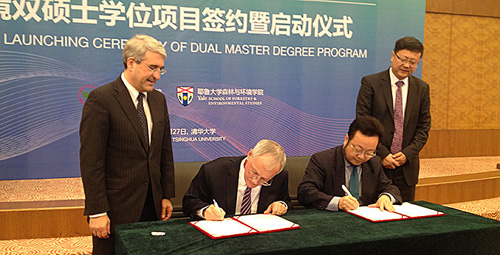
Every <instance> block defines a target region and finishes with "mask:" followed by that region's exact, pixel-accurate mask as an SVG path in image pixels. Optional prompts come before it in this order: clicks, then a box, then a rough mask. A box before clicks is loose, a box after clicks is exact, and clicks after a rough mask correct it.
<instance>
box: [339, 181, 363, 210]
mask: <svg viewBox="0 0 500 255" xmlns="http://www.w3.org/2000/svg"><path fill="white" fill-rule="evenodd" d="M342 189H343V190H344V192H345V194H346V195H345V196H343V197H342V198H340V200H339V205H338V206H339V210H344V211H346V210H355V209H357V208H358V207H359V202H358V200H357V199H356V198H355V197H353V196H352V195H351V192H349V190H348V189H347V187H346V186H345V185H342Z"/></svg>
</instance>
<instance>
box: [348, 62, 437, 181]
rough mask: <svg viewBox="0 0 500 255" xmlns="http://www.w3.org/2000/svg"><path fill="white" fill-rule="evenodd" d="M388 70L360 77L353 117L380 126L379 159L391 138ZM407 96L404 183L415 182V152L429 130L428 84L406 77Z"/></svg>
mask: <svg viewBox="0 0 500 255" xmlns="http://www.w3.org/2000/svg"><path fill="white" fill-rule="evenodd" d="M389 72H390V70H386V71H383V72H380V73H376V74H372V75H369V76H365V77H363V79H362V80H361V88H360V89H359V94H358V99H357V103H356V117H360V116H373V117H375V118H377V119H378V120H379V121H380V122H381V123H382V125H383V126H384V136H383V137H382V138H381V139H380V143H379V145H378V147H377V155H379V156H380V157H381V158H382V159H383V158H385V157H386V156H387V155H389V153H390V149H391V144H392V137H393V135H394V109H393V108H394V107H393V100H392V92H391V78H390V76H389ZM408 81H409V82H408V83H409V84H408V97H407V101H406V109H405V114H404V126H403V148H402V150H401V151H402V152H403V153H404V154H405V155H406V158H407V160H408V161H407V162H406V163H405V164H404V165H403V166H402V167H403V173H404V177H405V180H406V183H407V184H408V185H409V186H414V185H416V184H417V182H418V174H419V171H420V161H419V157H418V153H419V152H420V150H422V148H423V147H424V145H425V143H426V142H427V138H428V137H429V135H428V133H429V129H430V128H431V113H430V97H429V85H428V84H427V83H425V82H424V81H422V80H420V79H419V78H417V77H415V76H410V77H408Z"/></svg>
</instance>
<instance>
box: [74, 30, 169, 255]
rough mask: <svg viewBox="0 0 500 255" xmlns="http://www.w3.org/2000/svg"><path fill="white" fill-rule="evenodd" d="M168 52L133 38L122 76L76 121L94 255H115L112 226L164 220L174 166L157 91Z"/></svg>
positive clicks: (91, 99) (161, 97)
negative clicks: (77, 123) (78, 127)
mask: <svg viewBox="0 0 500 255" xmlns="http://www.w3.org/2000/svg"><path fill="white" fill-rule="evenodd" d="M166 56H167V55H166V51H165V49H164V48H163V46H162V45H161V44H160V42H158V41H157V40H156V39H154V38H152V37H150V36H147V35H136V36H134V37H133V38H131V39H130V40H128V42H127V43H126V44H125V46H124V48H123V64H124V66H125V71H124V72H123V73H122V74H121V76H120V77H118V78H117V79H116V80H115V81H113V82H110V83H108V84H106V85H104V86H102V87H99V88H97V89H95V90H93V91H92V92H91V93H90V95H89V97H88V98H87V101H86V102H85V105H84V107H83V113H82V121H81V123H80V144H81V148H80V170H81V174H82V181H83V187H84V190H85V215H88V216H89V227H90V230H91V232H92V238H93V239H92V243H93V254H114V247H115V245H114V226H115V225H116V224H121V223H130V222H138V221H153V220H158V219H161V220H167V219H169V218H170V216H171V214H172V210H173V207H172V203H171V202H170V198H173V197H174V165H173V156H172V143H171V137H170V121H169V118H168V109H167V104H166V101H165V97H164V95H163V94H162V93H160V92H158V91H157V90H155V89H154V85H155V83H156V81H157V80H159V79H160V75H162V74H164V73H165V69H164V61H165V58H166Z"/></svg>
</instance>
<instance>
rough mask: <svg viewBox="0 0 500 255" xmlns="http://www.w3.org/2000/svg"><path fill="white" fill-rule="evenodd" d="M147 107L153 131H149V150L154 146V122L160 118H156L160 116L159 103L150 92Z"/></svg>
mask: <svg viewBox="0 0 500 255" xmlns="http://www.w3.org/2000/svg"><path fill="white" fill-rule="evenodd" d="M148 106H149V111H150V112H151V122H153V129H152V130H151V144H150V149H151V147H152V146H153V145H154V143H153V141H154V138H155V131H156V130H155V127H158V125H155V121H158V120H159V119H161V116H158V115H159V114H160V110H159V107H161V106H160V103H159V102H158V100H157V97H156V96H155V95H154V93H152V92H148Z"/></svg>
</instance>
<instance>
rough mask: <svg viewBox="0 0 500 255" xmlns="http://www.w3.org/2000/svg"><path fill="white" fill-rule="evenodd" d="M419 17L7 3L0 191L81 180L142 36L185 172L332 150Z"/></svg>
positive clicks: (85, 0)
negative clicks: (131, 44) (1, 184)
mask: <svg viewBox="0 0 500 255" xmlns="http://www.w3.org/2000/svg"><path fill="white" fill-rule="evenodd" d="M424 15H425V1H411V0H392V1H390V0H380V1H376V0H367V1H361V2H357V1H327V0H324V1H313V0H297V1H294V0H273V1H268V0H253V1H247V0H231V1H229V0H228V1H194V0H190V1H165V0H161V1H160V0H157V1H147V3H143V2H134V1H132V2H128V1H114V0H105V1H99V0H71V1H53V2H52V1H29V0H28V1H23V0H12V1H6V2H2V3H0V27H1V28H2V30H1V35H0V36H1V38H0V59H2V61H1V62H0V179H4V180H6V179H31V178H57V177H76V176H80V171H79V157H78V151H79V137H78V128H79V122H80V117H81V110H82V106H83V103H84V102H85V99H86V96H87V95H88V93H89V92H90V91H91V90H92V89H94V88H96V87H98V86H101V85H103V84H105V83H107V82H110V81H112V80H114V79H116V78H117V77H118V76H119V75H120V73H121V72H122V71H123V64H122V60H121V53H122V47H123V44H124V43H125V42H126V40H127V39H128V38H130V37H132V36H133V35H135V34H138V33H142V34H148V35H151V36H153V37H155V38H157V39H158V40H159V41H160V42H161V43H163V44H164V46H165V49H166V50H167V55H168V57H167V59H166V62H165V65H166V69H167V70H168V72H167V74H165V75H164V76H162V79H161V80H159V81H158V83H157V85H156V88H157V89H159V90H161V91H162V92H163V93H164V94H165V96H166V98H167V102H168V107H169V111H170V119H171V127H172V138H173V140H172V143H173V147H174V158H175V161H176V162H187V161H204V160H211V159H214V158H217V157H220V156H230V155H243V154H246V153H247V152H248V150H249V149H250V148H251V147H253V146H254V145H255V143H256V142H257V141H259V140H260V139H263V138H267V139H272V140H275V141H277V142H278V143H280V144H281V145H282V146H283V147H284V148H285V152H286V153H287V155H288V156H307V155H311V154H313V153H315V152H318V151H320V150H324V149H327V148H330V147H333V146H336V145H338V144H341V143H342V141H343V138H344V135H345V133H346V131H347V127H348V125H349V123H350V122H351V120H352V119H353V118H354V113H355V101H356V96H357V92H358V89H359V86H360V80H361V77H363V76H365V75H367V74H371V73H374V72H378V71H381V70H384V69H387V68H388V67H389V63H390V56H391V51H392V48H393V47H394V42H395V41H396V40H397V39H398V38H400V37H403V36H407V35H411V36H415V37H417V38H419V39H421V40H422V39H423V28H424ZM417 73H418V74H419V73H420V70H418V71H417Z"/></svg>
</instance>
